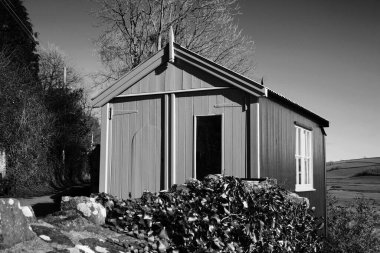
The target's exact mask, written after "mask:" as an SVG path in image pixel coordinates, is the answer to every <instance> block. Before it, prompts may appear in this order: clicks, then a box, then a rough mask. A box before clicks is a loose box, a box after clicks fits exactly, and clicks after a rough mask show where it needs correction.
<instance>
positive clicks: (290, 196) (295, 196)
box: [286, 192, 310, 208]
mask: <svg viewBox="0 0 380 253" xmlns="http://www.w3.org/2000/svg"><path fill="white" fill-rule="evenodd" d="M286 198H287V199H288V200H290V201H292V202H294V203H296V204H299V205H306V208H309V207H310V201H309V199H308V198H305V197H301V196H299V195H298V194H297V193H294V192H291V193H289V194H288V195H287V196H286Z"/></svg>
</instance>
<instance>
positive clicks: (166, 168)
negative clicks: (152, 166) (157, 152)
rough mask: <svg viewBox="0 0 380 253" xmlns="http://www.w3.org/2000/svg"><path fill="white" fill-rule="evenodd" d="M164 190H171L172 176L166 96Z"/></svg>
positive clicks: (166, 96)
mask: <svg viewBox="0 0 380 253" xmlns="http://www.w3.org/2000/svg"><path fill="white" fill-rule="evenodd" d="M164 110H165V111H164V138H165V139H164V151H163V152H164V177H165V179H164V180H165V183H164V188H165V189H166V190H168V189H169V182H170V178H169V177H170V175H169V166H170V165H169V157H170V156H169V151H170V150H169V122H170V121H169V113H170V112H169V95H168V94H165V95H164Z"/></svg>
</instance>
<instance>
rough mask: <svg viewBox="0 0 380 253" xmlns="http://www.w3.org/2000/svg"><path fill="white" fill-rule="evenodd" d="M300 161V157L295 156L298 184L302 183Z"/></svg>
mask: <svg viewBox="0 0 380 253" xmlns="http://www.w3.org/2000/svg"><path fill="white" fill-rule="evenodd" d="M301 165H302V162H301V158H297V172H298V184H302V166H301Z"/></svg>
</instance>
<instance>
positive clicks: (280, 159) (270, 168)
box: [259, 98, 326, 216]
mask: <svg viewBox="0 0 380 253" xmlns="http://www.w3.org/2000/svg"><path fill="white" fill-rule="evenodd" d="M259 102H260V121H261V122H260V133H261V134H260V140H261V141H260V143H261V155H260V158H261V176H262V177H273V178H277V179H278V183H279V184H282V185H284V186H285V187H286V188H287V189H290V190H292V191H294V190H295V184H296V161H295V146H296V144H295V141H296V132H295V125H294V122H295V121H297V122H299V123H301V124H303V125H306V126H308V127H310V128H312V135H313V177H314V182H313V186H314V188H315V189H316V191H312V192H299V193H298V194H299V195H300V196H304V197H307V198H309V199H310V202H311V205H312V206H315V207H316V214H317V215H318V216H325V204H326V203H325V196H326V191H325V179H324V178H325V171H324V170H325V160H324V143H323V138H324V135H323V133H322V131H321V128H320V127H319V125H318V124H317V123H315V122H313V121H311V120H309V119H307V118H306V117H304V116H302V115H300V114H298V113H296V112H294V111H293V110H290V109H288V108H286V107H284V106H282V105H280V104H279V103H276V102H274V101H271V100H269V99H268V98H260V99H259Z"/></svg>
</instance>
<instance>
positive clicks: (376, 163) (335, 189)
mask: <svg viewBox="0 0 380 253" xmlns="http://www.w3.org/2000/svg"><path fill="white" fill-rule="evenodd" d="M326 170H327V175H326V176H327V190H328V193H330V194H331V195H333V196H335V197H336V198H337V199H338V201H339V202H340V203H342V204H347V203H348V202H350V201H352V200H353V199H355V198H356V197H360V196H363V197H365V198H368V199H373V200H374V201H375V207H376V208H377V210H379V211H380V157H373V158H362V159H353V160H345V161H338V162H328V163H327V166H326Z"/></svg>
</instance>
